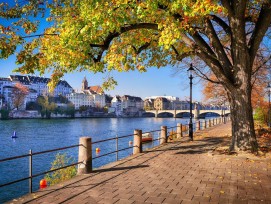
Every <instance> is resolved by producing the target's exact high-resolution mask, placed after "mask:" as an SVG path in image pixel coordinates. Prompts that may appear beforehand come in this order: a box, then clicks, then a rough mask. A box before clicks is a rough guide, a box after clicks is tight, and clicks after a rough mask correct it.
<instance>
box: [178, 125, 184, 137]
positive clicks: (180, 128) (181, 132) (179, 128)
mask: <svg viewBox="0 0 271 204" xmlns="http://www.w3.org/2000/svg"><path fill="white" fill-rule="evenodd" d="M182 136H183V131H182V124H181V123H178V124H177V138H181V137H182Z"/></svg>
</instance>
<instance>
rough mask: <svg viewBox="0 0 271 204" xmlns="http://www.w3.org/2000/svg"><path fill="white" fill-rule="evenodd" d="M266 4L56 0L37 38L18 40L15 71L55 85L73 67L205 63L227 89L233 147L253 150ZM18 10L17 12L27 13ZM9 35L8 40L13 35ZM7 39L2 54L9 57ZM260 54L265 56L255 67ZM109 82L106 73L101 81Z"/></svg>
mask: <svg viewBox="0 0 271 204" xmlns="http://www.w3.org/2000/svg"><path fill="white" fill-rule="evenodd" d="M29 2H30V3H29V4H31V2H32V1H29ZM270 4H271V3H270V1H269V0H235V1H234V0H175V1H166V0H159V1H158V0H146V1H138V0H130V1H121V0H114V1H96V0H72V1H70V0H54V1H53V2H52V3H49V4H47V5H48V7H49V8H50V9H51V13H50V17H49V18H48V19H47V20H48V21H53V22H54V24H52V26H51V27H50V28H48V29H46V30H45V32H44V34H42V35H39V38H36V39H34V40H32V41H30V40H29V41H27V42H25V44H23V49H22V50H21V51H20V52H19V53H18V55H17V63H18V64H22V66H21V67H20V68H19V69H18V71H21V72H23V73H33V72H34V71H35V70H38V71H40V72H41V73H44V72H47V71H48V69H49V70H51V71H52V72H53V74H52V77H51V78H52V79H53V80H52V81H51V82H50V83H51V85H52V86H54V85H56V83H57V80H58V79H60V77H62V76H63V74H64V73H66V72H72V71H74V70H79V71H81V70H90V71H93V72H95V73H96V72H110V71H111V70H118V71H129V70H138V71H140V72H144V71H146V70H147V68H148V67H151V66H156V67H157V68H160V67H163V66H166V65H176V64H178V63H179V62H181V61H182V60H183V59H184V58H186V57H189V56H192V57H193V58H192V59H200V60H201V61H203V62H204V63H205V64H206V65H207V67H208V68H209V69H210V70H211V71H212V72H213V73H214V75H215V76H216V78H217V80H216V81H212V80H211V81H212V82H214V83H218V84H221V85H222V86H223V87H224V89H225V91H226V95H227V97H228V100H229V103H230V107H231V119H232V144H231V150H238V149H243V150H248V149H249V150H251V151H253V152H254V151H257V147H258V145H257V141H256V136H255V131H254V123H253V117H252V105H251V92H252V76H254V75H255V74H257V72H258V70H259V69H261V68H262V67H263V65H265V64H267V63H268V62H269V59H270V53H269V50H268V48H269V46H268V43H266V42H267V40H268V37H269V35H268V34H269V26H270V23H271V6H270ZM31 5H32V6H34V7H35V8H39V7H41V6H40V5H39V4H38V5H37V4H35V5H33V3H32V4H31ZM21 8H24V9H21V10H20V9H18V10H19V11H20V12H21V13H20V14H21V15H25V14H28V13H27V11H28V12H29V13H30V10H29V9H28V10H27V9H26V8H25V7H22V6H21ZM8 11H10V10H8ZM33 11H35V9H33ZM4 13H7V12H6V10H5V12H4ZM8 13H9V15H11V13H12V12H8ZM17 13H19V12H17ZM32 13H33V12H32ZM32 13H30V14H32ZM33 15H34V14H33ZM2 16H3V14H2ZM13 17H14V15H13ZM17 18H18V16H17ZM28 27H29V26H28ZM12 30H13V28H12ZM30 30H31V29H30ZM33 30H34V29H32V30H31V31H33ZM6 34H7V37H6V38H5V39H6V41H5V43H6V44H9V43H11V42H10V38H15V37H16V36H18V34H14V36H15V37H13V36H12V35H11V34H9V33H8V32H6ZM10 36H11V37H10ZM19 39H21V40H22V39H23V38H22V37H21V38H19ZM15 43H17V44H18V43H21V42H15ZM6 44H4V46H3V45H2V47H4V51H2V53H4V54H5V55H8V54H10V51H9V52H8V51H7V50H8V49H6V48H5V46H6ZM11 44H12V45H13V44H14V42H12V43H11ZM15 45H16V44H15ZM15 45H14V46H15ZM8 46H9V47H10V46H11V45H8ZM37 49H38V50H39V51H37ZM13 50H15V49H13ZM257 57H258V58H261V57H263V59H265V58H267V59H268V60H267V61H265V60H262V61H260V64H259V62H258V61H257V60H255V59H256V58H257ZM205 71H206V69H204V68H202V67H197V73H198V74H199V75H201V76H202V77H203V78H205V79H207V80H210V79H209V78H208V76H207V75H206V72H205ZM114 83H115V81H114V79H112V78H111V77H109V81H107V83H105V85H106V86H110V85H111V84H114Z"/></svg>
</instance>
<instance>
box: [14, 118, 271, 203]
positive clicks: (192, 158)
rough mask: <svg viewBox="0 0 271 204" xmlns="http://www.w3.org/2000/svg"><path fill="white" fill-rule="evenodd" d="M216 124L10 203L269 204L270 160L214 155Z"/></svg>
mask: <svg viewBox="0 0 271 204" xmlns="http://www.w3.org/2000/svg"><path fill="white" fill-rule="evenodd" d="M230 134H231V129H230V124H229V123H228V124H221V125H217V126H215V127H212V128H210V129H208V130H203V131H199V132H197V133H196V134H195V140H194V141H193V142H191V141H188V140H187V139H188V138H187V137H184V138H182V139H181V140H180V141H174V142H170V143H167V144H165V145H162V146H160V147H158V148H155V149H151V150H148V151H145V152H144V153H140V154H137V155H134V156H131V157H129V158H126V159H124V160H121V161H118V162H115V163H113V164H110V165H107V166H105V167H103V168H100V169H97V170H94V171H93V172H92V173H90V174H85V175H81V176H77V177H75V178H74V179H71V180H69V181H67V182H64V183H61V184H59V185H56V186H52V187H48V188H46V189H44V190H41V191H38V192H36V193H33V194H31V195H27V196H25V197H22V198H19V199H14V200H13V201H11V202H10V203H82V204H86V203H89V204H94V203H125V204H129V203H134V204H135V203H168V204H174V203H178V204H180V203H182V204H185V203H189V204H194V203H198V204H199V203H200V204H202V203H233V204H234V203H236V204H242V203H246V204H248V203H249V204H250V203H271V196H270V190H271V177H270V175H271V159H270V158H268V157H256V156H255V157H253V156H249V157H247V156H246V155H242V154H241V155H239V154H237V155H236V154H235V155H227V154H219V152H216V151H215V150H216V149H217V148H218V147H224V146H225V145H227V144H228V143H229V141H230Z"/></svg>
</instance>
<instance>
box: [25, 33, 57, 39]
mask: <svg viewBox="0 0 271 204" xmlns="http://www.w3.org/2000/svg"><path fill="white" fill-rule="evenodd" d="M46 35H59V34H57V33H49V34H46V33H43V34H37V35H29V36H22V37H21V38H23V39H25V38H35V37H42V36H46Z"/></svg>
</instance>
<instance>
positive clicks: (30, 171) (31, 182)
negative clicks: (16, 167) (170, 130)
mask: <svg viewBox="0 0 271 204" xmlns="http://www.w3.org/2000/svg"><path fill="white" fill-rule="evenodd" d="M32 157H33V155H32V149H30V150H29V193H32V192H33V191H32V189H33V188H32V184H33V179H32V173H33V172H32V161H33V160H32Z"/></svg>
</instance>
